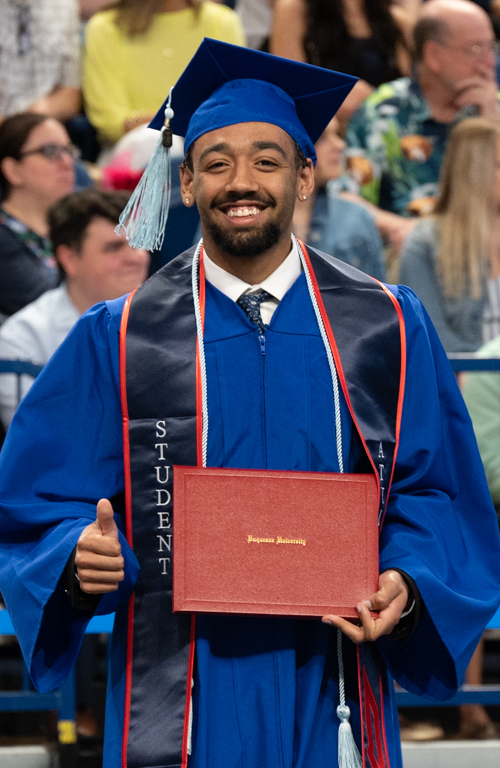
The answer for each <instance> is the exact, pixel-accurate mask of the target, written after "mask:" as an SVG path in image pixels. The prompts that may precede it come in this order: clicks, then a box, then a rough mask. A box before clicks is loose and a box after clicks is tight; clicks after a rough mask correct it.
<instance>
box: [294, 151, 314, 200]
mask: <svg viewBox="0 0 500 768" xmlns="http://www.w3.org/2000/svg"><path fill="white" fill-rule="evenodd" d="M313 190H314V166H313V162H312V160H311V159H310V158H307V165H305V166H304V167H303V168H301V169H300V171H299V178H298V182H297V197H298V199H299V200H304V199H305V198H307V197H309V196H310V195H311V194H312V192H313Z"/></svg>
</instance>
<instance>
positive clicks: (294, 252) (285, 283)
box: [203, 240, 302, 301]
mask: <svg viewBox="0 0 500 768" xmlns="http://www.w3.org/2000/svg"><path fill="white" fill-rule="evenodd" d="M203 264H204V267H205V277H206V279H207V280H208V281H209V282H210V283H212V285H214V286H215V287H216V288H218V289H219V291H221V292H222V293H224V294H225V295H226V296H228V297H229V298H230V299H232V300H233V301H237V300H238V299H239V297H240V296H241V294H242V293H254V292H255V291H257V290H259V289H261V288H262V290H264V291H267V292H268V293H270V294H271V296H274V298H275V299H277V300H278V301H281V299H282V298H283V296H284V295H285V293H286V292H287V291H289V290H290V288H291V287H292V285H293V284H294V282H295V281H296V279H297V278H298V277H299V276H300V273H301V272H302V264H301V262H300V256H299V251H298V247H297V243H296V242H295V240H293V241H292V249H291V251H290V253H289V254H288V256H287V257H286V259H285V260H284V261H282V262H281V264H280V265H279V267H277V269H275V270H274V272H272V274H270V275H269V277H266V279H265V280H263V281H262V282H261V283H258V284H256V285H250V283H246V282H245V281H244V280H240V278H239V277H236V276H235V275H231V274H230V273H229V272H226V270H225V269H222V267H219V266H218V265H217V264H215V263H214V262H213V261H212V260H211V259H210V257H209V256H208V254H207V252H206V251H204V257H203Z"/></svg>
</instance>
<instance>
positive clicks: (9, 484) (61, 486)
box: [0, 299, 139, 691]
mask: <svg viewBox="0 0 500 768" xmlns="http://www.w3.org/2000/svg"><path fill="white" fill-rule="evenodd" d="M108 305H109V306H108ZM108 305H106V304H99V305H96V307H93V308H92V309H91V310H89V311H88V312H87V313H86V314H85V315H84V316H83V317H82V318H81V319H80V320H79V322H78V323H77V324H76V326H75V327H74V329H73V330H72V331H71V332H70V334H69V335H68V337H67V338H66V340H65V341H64V342H63V344H62V345H61V346H60V347H59V349H58V350H57V352H56V353H55V355H54V356H53V357H52V359H51V360H50V362H49V363H48V364H47V365H46V367H45V368H44V370H43V371H42V373H41V374H40V375H39V377H38V378H37V379H36V381H35V383H34V384H33V386H32V388H31V389H30V390H29V392H28V394H27V395H26V397H25V398H24V400H23V402H22V403H21V406H20V407H19V409H18V411H17V413H16V415H15V416H14V419H13V421H12V423H11V426H10V429H9V432H8V434H7V437H6V441H5V444H4V447H3V449H2V452H1V456H0V521H1V523H0V589H1V592H2V595H3V597H4V600H5V603H6V606H7V608H8V610H9V613H10V615H11V617H12V622H13V625H14V629H15V631H16V635H17V637H18V639H19V642H20V645H21V649H22V651H23V654H24V658H25V660H26V662H27V665H28V668H29V669H30V673H31V677H32V680H33V682H34V684H35V686H36V687H37V688H38V689H39V690H40V691H47V690H50V689H52V688H54V687H56V686H58V685H60V683H61V682H62V681H63V679H64V678H65V676H66V675H67V673H68V672H69V670H70V668H71V666H72V664H73V662H74V660H75V658H76V656H77V654H78V650H79V647H80V644H81V641H82V638H83V633H84V631H85V627H86V625H87V623H88V621H89V619H90V615H89V614H82V613H79V612H77V611H76V610H75V609H73V608H72V607H71V604H70V602H69V598H68V597H67V595H66V594H65V592H64V589H63V584H62V581H61V575H62V573H63V570H64V567H65V565H66V563H67V561H68V560H69V558H70V556H71V554H72V551H73V549H74V547H75V545H76V543H77V541H78V538H79V536H80V534H81V532H82V531H83V529H84V528H85V527H86V526H87V525H89V524H90V523H91V522H93V520H95V517H96V504H97V501H98V500H99V499H100V498H103V497H104V498H109V499H111V500H112V501H113V505H114V509H115V519H116V522H117V525H118V527H119V529H120V540H121V546H122V554H123V555H124V558H125V581H124V582H122V584H121V585H120V587H119V589H118V591H117V592H113V593H110V594H108V595H104V596H103V597H102V599H101V601H100V603H99V606H98V608H97V611H96V612H97V613H110V612H112V611H114V610H115V608H116V606H117V605H118V604H120V603H123V602H124V601H126V600H127V599H128V597H129V595H130V594H131V591H132V588H133V585H134V583H135V581H136V579H137V575H138V568H139V566H138V563H137V560H136V558H135V555H134V554H133V552H132V551H131V549H130V547H129V546H128V544H127V542H126V539H125V537H124V536H123V533H122V530H123V525H122V521H121V517H120V515H119V510H120V499H121V498H122V496H123V487H124V480H123V457H122V452H123V446H122V433H121V409H120V399H119V388H118V386H119V382H118V329H119V316H120V314H121V309H122V306H123V300H122V299H119V300H116V302H108ZM110 308H111V311H110Z"/></svg>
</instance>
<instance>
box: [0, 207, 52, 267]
mask: <svg viewBox="0 0 500 768" xmlns="http://www.w3.org/2000/svg"><path fill="white" fill-rule="evenodd" d="M0 224H4V225H5V226H6V227H9V229H11V230H12V231H13V232H14V233H15V234H16V237H17V238H18V239H19V240H20V241H21V242H22V243H23V244H24V245H25V246H26V247H27V248H29V249H30V251H31V252H32V253H33V254H34V255H35V256H36V257H37V258H38V259H41V260H42V261H43V262H45V264H46V265H47V266H48V267H50V268H51V269H53V270H55V268H56V262H55V259H54V257H53V255H52V245H51V242H50V240H49V238H48V237H42V236H41V235H37V233H36V232H33V230H31V229H30V228H29V227H28V226H27V225H26V224H25V223H24V222H23V221H20V220H19V219H16V218H15V217H14V216H11V215H10V214H9V213H7V211H5V210H4V209H3V208H0Z"/></svg>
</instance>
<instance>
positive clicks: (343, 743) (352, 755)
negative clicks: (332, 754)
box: [337, 704, 361, 768]
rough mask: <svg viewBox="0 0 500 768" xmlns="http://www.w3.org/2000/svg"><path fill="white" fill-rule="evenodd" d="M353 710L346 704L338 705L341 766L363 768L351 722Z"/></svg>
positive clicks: (341, 767) (340, 767)
mask: <svg viewBox="0 0 500 768" xmlns="http://www.w3.org/2000/svg"><path fill="white" fill-rule="evenodd" d="M350 714H351V711H350V709H349V707H348V706H347V705H346V704H344V705H343V706H342V705H340V706H338V707H337V716H338V718H339V719H340V721H341V722H340V725H339V768H361V756H360V754H359V752H358V748H357V746H356V742H355V741H354V736H353V735H352V728H351V724H350V722H349V717H350Z"/></svg>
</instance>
